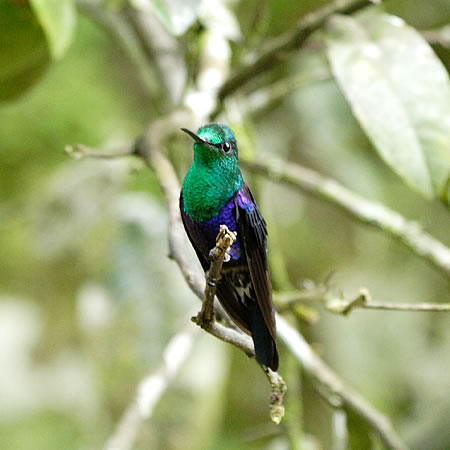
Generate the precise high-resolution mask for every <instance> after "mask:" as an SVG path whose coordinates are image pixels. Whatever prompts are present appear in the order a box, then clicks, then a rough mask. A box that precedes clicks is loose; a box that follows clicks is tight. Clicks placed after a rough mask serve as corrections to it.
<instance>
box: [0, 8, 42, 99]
mask: <svg viewBox="0 0 450 450" xmlns="http://www.w3.org/2000/svg"><path fill="white" fill-rule="evenodd" d="M0 18H1V19H0V101H5V100H8V101H9V100H12V99H14V98H16V97H18V96H20V95H22V94H23V93H24V92H26V91H27V90H28V88H30V87H31V86H33V84H34V83H35V82H36V81H37V80H38V79H39V78H40V77H41V76H42V74H43V73H44V72H45V70H46V68H47V67H48V65H49V62H50V56H49V52H48V48H47V43H46V40H45V36H44V33H43V31H42V28H41V26H40V24H39V22H38V21H37V19H36V17H35V15H34V14H33V13H32V11H31V10H30V8H29V7H28V5H26V4H24V5H12V4H10V3H8V2H0Z"/></svg>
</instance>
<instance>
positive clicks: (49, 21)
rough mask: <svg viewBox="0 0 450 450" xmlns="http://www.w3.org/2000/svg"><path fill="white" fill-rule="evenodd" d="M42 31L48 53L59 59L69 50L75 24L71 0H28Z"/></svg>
mask: <svg viewBox="0 0 450 450" xmlns="http://www.w3.org/2000/svg"><path fill="white" fill-rule="evenodd" d="M30 4H31V7H32V8H33V10H34V12H35V14H36V16H37V18H38V19H39V22H40V23H41V25H42V28H43V29H44V32H45V35H46V37H47V42H48V45H49V47H50V53H51V55H52V57H53V58H54V59H58V58H61V57H62V56H63V55H64V53H65V52H66V50H67V49H68V48H69V46H70V44H71V42H72V38H73V31H74V28H75V23H76V11H75V7H74V4H73V1H72V0H30Z"/></svg>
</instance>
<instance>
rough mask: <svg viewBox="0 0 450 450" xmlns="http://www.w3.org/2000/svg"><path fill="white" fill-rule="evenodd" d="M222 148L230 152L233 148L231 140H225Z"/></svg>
mask: <svg viewBox="0 0 450 450" xmlns="http://www.w3.org/2000/svg"><path fill="white" fill-rule="evenodd" d="M222 150H223V151H224V152H225V153H228V152H229V151H230V150H231V145H230V143H229V142H224V143H223V145H222Z"/></svg>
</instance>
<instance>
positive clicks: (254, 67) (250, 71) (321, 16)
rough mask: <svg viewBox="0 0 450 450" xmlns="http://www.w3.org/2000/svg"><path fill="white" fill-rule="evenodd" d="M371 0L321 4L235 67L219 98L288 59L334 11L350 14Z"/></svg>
mask: <svg viewBox="0 0 450 450" xmlns="http://www.w3.org/2000/svg"><path fill="white" fill-rule="evenodd" d="M373 3H374V2H373V1H370V0H351V1H349V0H345V1H343V0H336V1H334V2H332V3H331V4H329V5H326V6H324V7H323V8H320V9H318V10H317V11H314V12H312V13H310V14H308V15H306V16H305V17H304V18H303V19H302V20H301V21H300V22H299V23H298V24H297V26H296V28H295V29H294V30H292V31H289V32H287V33H284V34H282V35H281V36H280V37H278V38H277V39H276V40H275V41H274V42H273V43H272V44H271V45H270V48H269V49H268V50H266V51H265V52H264V53H262V54H261V55H259V56H258V57H257V58H256V60H255V61H254V62H252V63H251V64H249V65H247V66H245V67H243V68H241V69H240V70H238V71H237V72H236V73H235V74H234V75H233V76H231V77H230V78H229V79H228V81H226V82H225V83H224V85H223V86H222V87H221V89H220V91H219V101H223V100H224V99H225V97H228V96H229V95H231V94H232V93H234V92H235V91H236V90H237V89H239V88H241V87H242V86H243V85H244V84H246V83H247V82H248V81H250V80H251V79H253V78H255V77H256V76H258V75H260V74H262V73H265V72H266V71H267V69H270V68H272V67H274V66H276V65H277V64H278V63H279V61H280V60H285V59H287V58H288V57H289V56H290V54H291V53H292V52H293V51H296V50H298V49H299V48H300V47H302V45H303V44H304V43H305V41H306V40H307V39H308V38H309V36H311V34H312V33H314V31H317V30H318V29H319V28H321V27H322V26H323V25H324V24H325V22H326V21H327V20H328V18H329V17H330V16H331V15H333V14H352V13H354V12H355V11H358V10H360V9H362V8H365V7H366V6H369V5H372V4H373Z"/></svg>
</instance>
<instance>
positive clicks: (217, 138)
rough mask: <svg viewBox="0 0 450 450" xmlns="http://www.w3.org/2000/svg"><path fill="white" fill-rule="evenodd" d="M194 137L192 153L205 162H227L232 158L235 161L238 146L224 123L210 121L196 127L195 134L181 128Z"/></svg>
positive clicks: (231, 132)
mask: <svg viewBox="0 0 450 450" xmlns="http://www.w3.org/2000/svg"><path fill="white" fill-rule="evenodd" d="M182 131H184V132H185V133H187V134H188V135H189V136H191V138H192V139H194V153H195V156H196V157H199V158H201V159H202V160H205V161H206V162H213V161H216V160H217V161H222V162H225V163H226V160H228V164H229V163H231V161H230V160H233V162H234V163H237V158H238V148H237V144H236V138H235V137H234V133H233V131H232V130H231V129H230V128H228V127H227V126H226V125H222V124H218V123H210V124H208V125H204V126H202V127H201V128H199V129H198V131H197V134H195V133H193V132H192V131H190V130H188V129H186V128H182Z"/></svg>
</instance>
